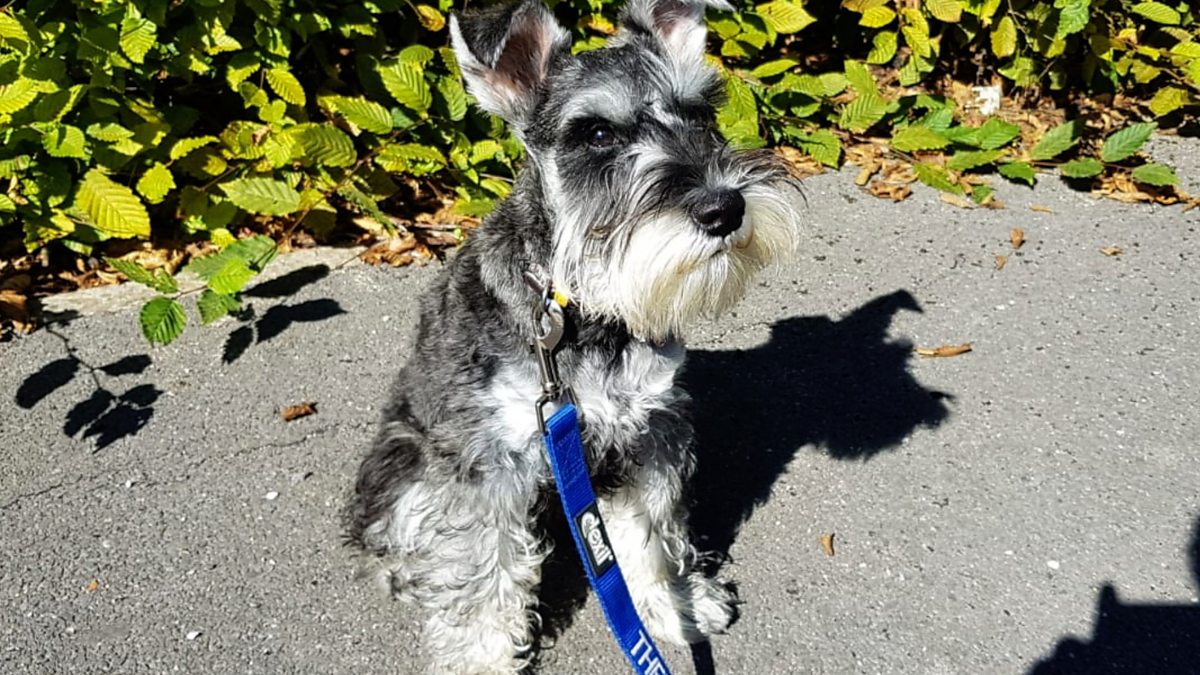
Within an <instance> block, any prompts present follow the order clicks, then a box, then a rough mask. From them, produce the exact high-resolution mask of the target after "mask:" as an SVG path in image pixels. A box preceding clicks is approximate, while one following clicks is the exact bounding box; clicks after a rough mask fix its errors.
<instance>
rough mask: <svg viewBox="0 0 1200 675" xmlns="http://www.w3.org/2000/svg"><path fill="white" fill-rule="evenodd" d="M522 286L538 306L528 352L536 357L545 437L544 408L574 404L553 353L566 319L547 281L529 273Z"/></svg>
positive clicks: (540, 424)
mask: <svg viewBox="0 0 1200 675" xmlns="http://www.w3.org/2000/svg"><path fill="white" fill-rule="evenodd" d="M525 283H526V284H528V285H529V287H530V288H532V289H533V290H534V291H536V292H537V294H538V297H539V302H538V304H537V306H536V307H534V309H533V342H532V343H531V344H530V348H531V349H532V351H533V352H534V353H535V354H536V355H537V364H538V375H539V376H540V378H541V384H542V394H541V396H538V399H537V402H536V403H535V404H534V407H535V409H536V411H537V420H538V429H539V430H540V431H541V433H542V435H543V436H545V435H546V414H545V408H546V406H547V405H548V404H550V403H559V402H561V401H564V400H566V401H570V402H571V403H574V402H575V394H574V392H572V391H571V388H570V387H567V386H564V385H563V383H562V379H561V378H559V375H558V364H557V362H555V360H554V352H555V351H556V350H557V349H558V344H559V342H561V341H562V337H563V330H564V327H565V325H566V317H565V316H564V314H563V308H562V307H561V306H560V305H559V304H558V302H557V301H556V300H555V299H554V292H553V290H552V288H551V284H550V281H549V279H547V280H546V281H545V282H543V281H542V280H540V279H538V277H537V275H535V274H534V273H532V272H526V273H525Z"/></svg>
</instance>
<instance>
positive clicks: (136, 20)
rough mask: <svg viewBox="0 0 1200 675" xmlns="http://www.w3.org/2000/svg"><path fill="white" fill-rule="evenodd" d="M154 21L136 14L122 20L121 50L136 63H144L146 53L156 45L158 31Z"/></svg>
mask: <svg viewBox="0 0 1200 675" xmlns="http://www.w3.org/2000/svg"><path fill="white" fill-rule="evenodd" d="M157 30H158V29H157V28H156V27H155V25H154V22H153V21H149V20H147V19H143V18H142V17H140V16H137V15H135V14H132V13H131V14H129V15H127V16H126V17H125V19H124V20H123V21H121V37H120V45H121V51H123V52H125V55H126V56H128V57H129V60H130V61H133V62H134V63H142V62H143V61H145V59H146V53H147V52H149V51H150V49H151V48H152V47H154V43H155V41H156V39H157V38H156V35H155V33H156V31H157Z"/></svg>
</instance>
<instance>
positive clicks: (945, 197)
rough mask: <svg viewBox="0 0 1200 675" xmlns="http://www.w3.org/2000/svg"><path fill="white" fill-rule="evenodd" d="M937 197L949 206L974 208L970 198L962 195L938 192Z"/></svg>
mask: <svg viewBox="0 0 1200 675" xmlns="http://www.w3.org/2000/svg"><path fill="white" fill-rule="evenodd" d="M939 198H940V199H941V200H942V201H944V202H946V203H947V204H949V205H951V206H957V207H958V208H960V209H973V208H975V204H974V203H973V202H972V201H971V200H969V199H963V198H962V197H959V196H958V195H955V194H950V193H949V192H942V193H940V195H939Z"/></svg>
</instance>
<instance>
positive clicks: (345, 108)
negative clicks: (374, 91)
mask: <svg viewBox="0 0 1200 675" xmlns="http://www.w3.org/2000/svg"><path fill="white" fill-rule="evenodd" d="M333 109H334V111H335V112H337V113H338V114H339V115H341V116H342V117H345V118H346V121H348V122H350V123H351V124H353V125H354V126H356V127H358V128H359V129H362V130H363V131H369V132H371V133H373V134H380V135H381V134H386V133H388V132H389V131H391V130H392V113H390V112H388V109H387V108H385V107H383V106H382V105H380V104H378V103H376V102H374V101H370V100H367V99H365V98H363V97H361V96H358V97H349V96H338V97H335V98H334V99H333Z"/></svg>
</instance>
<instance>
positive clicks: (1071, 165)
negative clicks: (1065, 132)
mask: <svg viewBox="0 0 1200 675" xmlns="http://www.w3.org/2000/svg"><path fill="white" fill-rule="evenodd" d="M1058 170H1059V172H1061V173H1062V175H1064V176H1066V177H1067V178H1092V177H1094V176H1099V175H1100V174H1101V173H1102V172H1103V171H1104V165H1103V164H1101V163H1100V161H1099V160H1097V159H1095V158H1093V157H1084V158H1081V159H1073V160H1071V161H1069V162H1067V163H1066V164H1063V165H1062V166H1060V167H1058Z"/></svg>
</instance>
